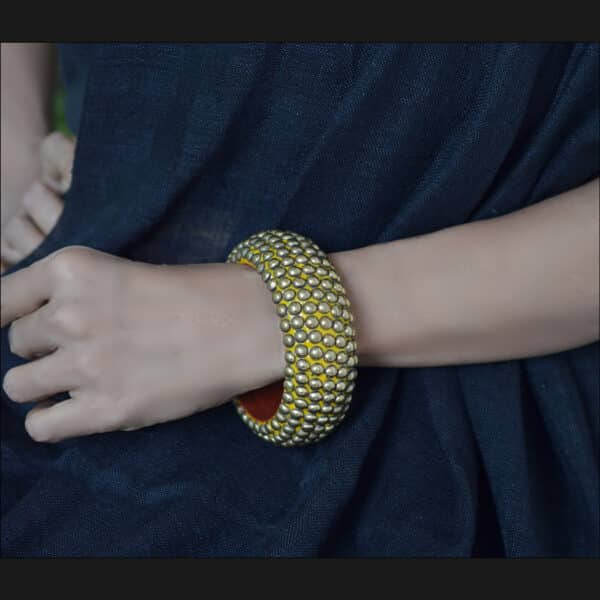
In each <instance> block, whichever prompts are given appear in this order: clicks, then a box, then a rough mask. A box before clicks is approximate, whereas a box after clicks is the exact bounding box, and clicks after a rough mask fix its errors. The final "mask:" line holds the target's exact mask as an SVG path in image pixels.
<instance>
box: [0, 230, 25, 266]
mask: <svg viewBox="0 0 600 600" xmlns="http://www.w3.org/2000/svg"><path fill="white" fill-rule="evenodd" d="M0 256H1V257H2V262H3V263H4V264H5V265H6V266H12V265H14V264H15V263H18V262H19V261H20V260H21V259H22V258H23V254H22V253H21V252H19V251H18V250H15V249H14V248H13V247H12V246H11V245H9V243H8V241H7V240H6V238H5V237H4V235H2V238H1V239H0Z"/></svg>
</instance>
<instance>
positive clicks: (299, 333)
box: [294, 329, 314, 342]
mask: <svg viewBox="0 0 600 600" xmlns="http://www.w3.org/2000/svg"><path fill="white" fill-rule="evenodd" d="M313 333H314V332H313ZM294 337H295V338H296V341H298V342H304V341H306V338H307V337H308V336H307V335H306V331H304V329H297V330H296V333H294Z"/></svg>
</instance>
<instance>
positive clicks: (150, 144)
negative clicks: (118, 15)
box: [0, 44, 599, 556]
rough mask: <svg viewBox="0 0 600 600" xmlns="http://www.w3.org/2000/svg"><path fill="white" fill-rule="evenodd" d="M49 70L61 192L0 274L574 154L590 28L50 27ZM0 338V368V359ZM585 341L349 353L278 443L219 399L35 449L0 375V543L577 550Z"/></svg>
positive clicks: (386, 222)
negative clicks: (432, 36) (484, 36)
mask: <svg viewBox="0 0 600 600" xmlns="http://www.w3.org/2000/svg"><path fill="white" fill-rule="evenodd" d="M61 65H62V72H63V76H64V79H65V82H66V86H67V91H68V98H67V105H68V111H69V115H68V117H69V121H70V124H71V126H72V127H73V129H74V130H75V131H76V132H77V133H78V136H79V141H78V147H77V153H76V158H75V165H74V179H73V186H72V188H71V190H70V191H69V193H68V194H67V197H66V200H65V203H66V204H65V210H64V212H63V214H62V216H61V218H60V220H59V223H58V225H57V226H56V228H55V229H54V230H53V231H52V232H51V233H50V235H49V236H48V238H47V239H46V240H45V241H44V243H43V244H42V245H41V246H40V247H39V248H38V249H37V250H36V251H35V252H34V253H33V254H32V255H30V256H29V257H27V258H26V259H25V260H24V261H22V262H21V263H19V264H18V265H16V267H14V268H13V269H11V271H12V270H15V269H18V268H21V267H23V266H26V265H28V264H31V262H33V261H35V260H38V259H39V258H41V257H43V256H45V255H47V254H48V253H50V252H53V251H54V250H56V249H58V248H60V247H62V246H66V245H72V244H83V245H87V246H91V247H93V248H97V249H99V250H103V251H106V252H111V253H115V254H119V255H122V256H127V257H130V258H133V259H136V260H140V261H145V262H151V263H167V264H175V263H193V262H207V261H223V260H225V258H226V256H227V254H228V252H229V250H230V249H231V248H232V247H233V246H234V245H235V244H236V243H238V242H239V241H241V240H243V239H244V238H246V237H247V236H249V235H250V234H252V233H254V232H256V231H258V230H261V229H268V228H282V229H290V230H294V231H297V232H299V233H301V234H304V235H307V236H309V237H311V238H312V239H314V240H315V241H316V242H317V243H318V244H319V245H320V246H321V247H322V248H323V249H324V250H325V251H326V252H333V251H340V250H345V249H350V248H355V247H360V246H364V245H368V244H374V243H379V242H384V241H389V240H394V239H399V238H403V237H408V236H414V235H418V234H422V233H426V232H430V231H435V230H438V229H440V228H444V227H450V226H452V225H457V224H459V223H464V222H467V221H472V220H475V219H482V218H490V217H494V216H498V215H501V214H505V213H508V212H511V211H514V210H516V209H519V208H521V207H523V206H526V205H528V204H532V203H534V202H538V201H541V200H543V199H545V198H547V197H549V196H552V195H554V194H557V193H559V192H562V191H564V190H567V189H570V188H573V187H575V186H578V185H581V184H583V183H585V182H586V181H588V180H590V179H592V178H595V177H597V176H598V172H599V154H598V146H599V132H598V124H599V111H598V68H599V47H598V45H597V44H590V45H586V44H577V45H567V44H430V45H427V44H425V45H423V44H400V45H393V44H392V45H387V44H373V45H368V44H367V45H364V44H283V45H279V44H210V45H193V44H192V45H187V44H174V45H165V44H149V45H146V44H106V45H63V46H61ZM475 259H476V257H474V260H475ZM9 272H10V271H9ZM518 293H519V290H515V294H518ZM1 343H2V348H1V349H2V360H1V373H0V374H1V375H2V377H3V376H4V373H5V372H6V371H7V370H8V369H9V368H11V367H12V366H15V365H17V364H20V363H21V362H23V361H22V360H21V359H19V358H18V357H16V356H15V355H13V354H11V353H10V351H9V349H8V345H7V340H6V329H4V330H2V338H1ZM598 358H599V355H598V344H597V343H595V344H591V345H588V346H586V347H582V348H578V349H575V350H572V351H569V352H562V353H560V354H554V355H549V356H544V357H539V358H532V359H528V360H519V361H505V362H501V363H494V364H478V365H467V366H458V367H440V368H421V369H390V368H385V369H375V368H360V369H359V377H358V381H357V388H356V390H355V396H354V402H353V405H352V408H351V410H350V412H349V413H348V416H347V418H346V420H345V421H344V424H343V426H342V427H340V428H339V429H338V430H337V431H336V432H335V434H334V435H331V436H329V437H328V438H327V439H326V440H324V441H323V442H321V443H319V444H318V445H315V446H311V447H306V448H294V449H283V448H279V447H276V446H272V445H270V444H267V443H265V442H263V441H262V440H260V439H259V438H258V437H256V436H255V435H254V434H252V432H251V431H250V430H249V429H247V428H246V426H245V425H244V424H243V423H242V421H241V420H240V419H239V417H238V415H237V414H236V412H235V410H234V408H233V407H232V406H231V405H230V404H227V405H224V406H221V407H219V408H217V409H214V410H211V411H208V412H205V413H201V414H197V415H195V416H193V417H190V418H187V419H183V420H180V421H177V422H172V423H168V424H164V425H160V426H156V427H152V428H148V429H145V430H141V431H137V432H131V433H113V434H103V435H98V436H92V437H88V438H81V439H78V440H73V441H69V442H65V443H63V444H59V445H58V446H53V445H46V444H36V443H34V442H32V441H31V440H30V439H29V438H28V437H27V435H26V434H25V432H24V430H23V410H21V407H17V406H16V405H14V404H13V403H11V402H10V401H9V400H8V399H7V397H6V396H5V395H4V393H3V394H2V523H1V525H2V531H1V535H2V553H3V555H6V556H48V555H52V556H92V555H93V556H108V555H117V556H184V555H192V556H246V555H251V556H315V555H318V556H469V555H485V556H498V555H500V556H503V555H506V556H534V555H542V556H546V555H548V556H551V555H566V556H597V555H598V554H599V531H598V520H599V514H598V502H599V494H598V438H599V435H598V433H599V432H598V415H599V410H598V408H599V407H598V405H599V392H598Z"/></svg>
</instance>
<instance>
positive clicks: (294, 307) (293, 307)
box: [287, 302, 302, 315]
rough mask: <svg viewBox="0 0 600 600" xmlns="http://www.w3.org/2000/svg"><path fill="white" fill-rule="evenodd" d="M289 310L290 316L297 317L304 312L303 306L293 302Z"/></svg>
mask: <svg viewBox="0 0 600 600" xmlns="http://www.w3.org/2000/svg"><path fill="white" fill-rule="evenodd" d="M287 310H288V311H289V313H290V315H297V314H298V313H299V312H300V311H301V310H302V305H301V304H300V303H299V302H291V303H290V304H289V306H288V308H287Z"/></svg>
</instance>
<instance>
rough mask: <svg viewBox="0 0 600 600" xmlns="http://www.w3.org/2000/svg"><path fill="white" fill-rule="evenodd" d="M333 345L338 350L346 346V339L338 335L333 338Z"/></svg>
mask: <svg viewBox="0 0 600 600" xmlns="http://www.w3.org/2000/svg"><path fill="white" fill-rule="evenodd" d="M335 345H336V346H337V347H338V348H343V347H344V346H345V345H346V338H345V337H344V336H343V335H338V336H337V337H336V338H335Z"/></svg>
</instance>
